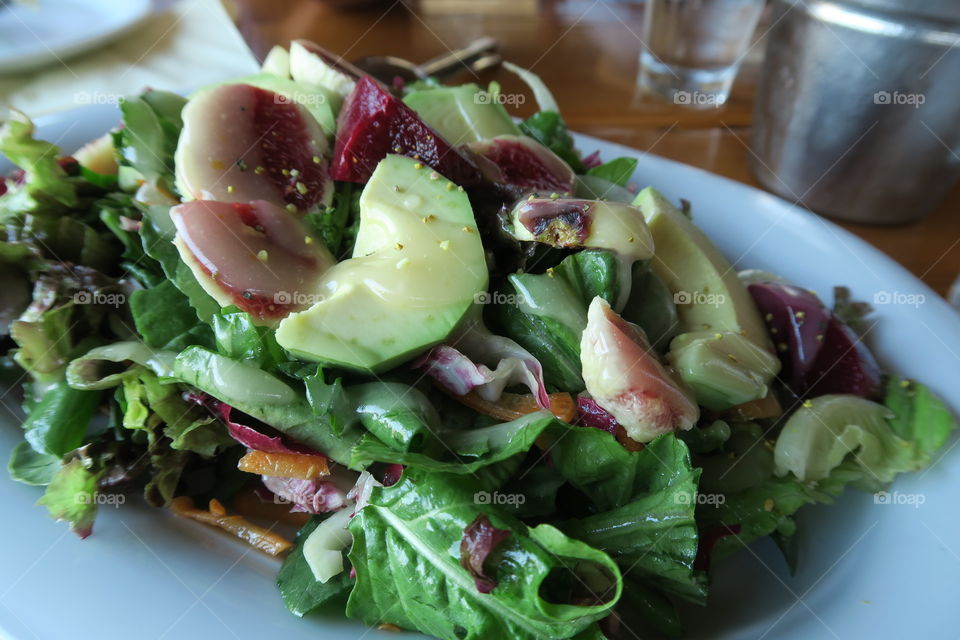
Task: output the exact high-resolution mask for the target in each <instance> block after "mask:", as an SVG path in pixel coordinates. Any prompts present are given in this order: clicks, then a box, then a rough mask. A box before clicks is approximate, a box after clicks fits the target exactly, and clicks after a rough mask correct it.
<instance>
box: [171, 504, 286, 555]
mask: <svg viewBox="0 0 960 640" xmlns="http://www.w3.org/2000/svg"><path fill="white" fill-rule="evenodd" d="M170 510H171V511H173V513H175V514H176V515H178V516H180V517H181V518H188V519H190V520H196V521H197V522H203V523H204V524H209V525H212V526H214V527H219V528H221V529H223V530H224V531H226V532H228V533H231V534H233V535H235V536H236V537H238V538H240V539H241V540H243V541H244V542H246V543H247V544H249V545H251V546H253V547H256V548H257V549H259V550H261V551H263V552H265V553H269V554H270V555H272V556H278V555H280V554H281V553H284V552H285V551H289V550H290V548H291V547H293V543H292V542H290V541H289V540H287V539H286V538H284V537H283V536H280V535H277V534H276V533H273V532H272V531H270V530H268V529H264V528H263V527H258V526H257V525H255V524H253V523H251V522H248V521H247V520H246V519H245V518H244V517H243V516H228V515H227V510H226V509H225V508H224V507H223V505H222V504H220V501H219V500H211V501H210V507H209V509H208V510H207V511H204V510H203V509H197V508H196V507H194V506H193V498H189V497H187V496H180V497H178V498H174V499H173V500H172V501H171V502H170Z"/></svg>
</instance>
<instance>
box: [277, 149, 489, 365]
mask: <svg viewBox="0 0 960 640" xmlns="http://www.w3.org/2000/svg"><path fill="white" fill-rule="evenodd" d="M486 288H487V266H486V261H485V258H484V252H483V246H482V244H481V241H480V235H479V233H478V232H477V225H476V222H475V220H474V217H473V210H472V209H471V207H470V201H469V200H468V198H467V194H466V193H464V192H463V191H462V190H460V189H459V188H457V187H456V186H455V185H454V184H453V183H452V182H450V181H448V180H447V179H446V178H444V177H442V176H440V175H439V174H437V173H436V172H434V171H431V170H430V168H429V167H426V166H424V165H423V164H422V163H419V162H416V161H415V160H413V159H410V158H406V157H403V156H396V155H390V156H387V157H386V158H384V159H383V160H381V161H380V163H379V164H378V165H377V168H376V170H375V171H374V172H373V175H372V176H371V177H370V182H369V183H367V185H366V187H364V190H363V193H362V194H361V196H360V228H359V230H358V232H357V241H356V245H355V246H354V251H353V257H352V258H350V259H349V260H345V261H343V262H341V263H339V264H337V265H335V266H334V267H333V268H331V269H330V270H329V271H327V272H326V274H325V275H324V276H323V278H322V279H321V281H320V283H319V285H318V286H317V289H316V290H315V291H313V292H303V293H304V294H306V295H312V296H314V297H315V298H316V302H315V303H314V304H313V306H311V307H310V308H309V309H307V310H305V311H301V312H299V313H294V314H291V315H290V316H288V317H286V318H285V319H284V320H283V321H282V322H281V323H280V326H279V327H278V328H277V341H278V342H279V343H280V345H281V346H282V347H284V348H285V349H287V350H289V351H290V352H292V353H294V354H295V355H296V356H298V357H300V358H305V359H307V360H312V361H318V362H326V363H330V364H334V365H337V366H341V367H346V368H350V369H355V370H360V371H374V372H375V371H382V370H384V369H387V368H390V367H393V366H395V365H396V364H398V363H400V362H402V361H404V360H406V359H409V358H410V357H412V356H413V355H415V354H417V353H419V352H421V351H423V350H424V349H426V348H428V347H431V346H433V345H435V344H437V343H439V342H441V341H442V340H444V339H445V338H446V337H447V336H448V335H449V334H450V332H451V331H452V330H453V328H454V327H455V326H456V325H457V323H458V322H459V321H460V319H461V318H462V317H463V315H464V314H465V313H466V312H467V310H468V309H469V308H470V306H471V305H472V304H473V303H474V301H475V299H476V298H477V296H478V294H480V293H481V292H483V291H485V290H486Z"/></svg>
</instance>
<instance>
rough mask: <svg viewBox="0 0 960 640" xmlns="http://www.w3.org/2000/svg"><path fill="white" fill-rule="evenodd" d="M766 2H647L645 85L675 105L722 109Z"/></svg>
mask: <svg viewBox="0 0 960 640" xmlns="http://www.w3.org/2000/svg"><path fill="white" fill-rule="evenodd" d="M763 6H764V0H647V6H646V15H645V17H644V25H643V42H644V45H645V46H644V48H643V51H642V52H641V53H640V83H641V85H642V86H643V87H645V88H646V89H648V90H649V91H651V92H652V93H654V94H656V95H659V96H660V97H662V98H664V99H666V100H668V101H670V102H673V103H674V104H677V105H681V106H684V107H692V108H695V109H709V108H714V107H719V106H722V105H723V104H724V103H725V102H726V101H727V96H728V95H729V94H730V87H731V86H732V85H733V79H734V78H735V77H736V75H737V70H738V69H739V68H740V62H741V60H742V59H743V57H744V56H745V55H746V53H747V50H748V47H749V45H750V40H751V37H752V36H753V31H754V29H756V27H757V22H758V21H759V19H760V14H761V13H762V12H763Z"/></svg>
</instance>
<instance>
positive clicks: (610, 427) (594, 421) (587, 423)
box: [577, 395, 620, 435]
mask: <svg viewBox="0 0 960 640" xmlns="http://www.w3.org/2000/svg"><path fill="white" fill-rule="evenodd" d="M577 424H578V425H580V426H581V427H594V428H597V429H603V430H604V431H608V432H610V433H612V434H614V435H616V433H617V427H619V426H620V423H619V422H617V419H616V418H614V417H613V415H611V414H610V412H609V411H607V410H606V409H604V408H603V407H601V406H600V405H599V404H597V401H596V400H594V399H593V398H591V397H590V396H588V395H580V396H577Z"/></svg>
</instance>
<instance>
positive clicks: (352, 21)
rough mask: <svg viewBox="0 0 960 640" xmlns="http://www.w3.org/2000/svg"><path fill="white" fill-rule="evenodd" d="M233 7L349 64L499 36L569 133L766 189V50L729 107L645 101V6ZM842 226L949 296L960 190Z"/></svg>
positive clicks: (279, 34)
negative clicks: (760, 144)
mask: <svg viewBox="0 0 960 640" xmlns="http://www.w3.org/2000/svg"><path fill="white" fill-rule="evenodd" d="M230 2H232V4H233V7H232V9H233V11H234V15H235V18H236V20H237V23H238V25H239V26H240V29H241V32H242V33H243V35H244V37H245V38H246V39H247V42H248V43H249V44H250V46H251V47H252V49H253V50H254V52H255V53H256V54H257V55H258V56H260V57H261V58H262V57H263V56H264V55H265V54H266V52H267V51H268V50H269V49H270V47H271V46H273V45H275V44H287V43H288V42H289V41H290V40H291V39H293V38H309V39H312V40H314V41H316V42H318V43H320V44H321V45H322V46H324V47H326V48H328V49H330V50H331V51H333V52H335V53H338V54H340V55H343V56H344V57H346V58H350V59H354V58H360V57H363V56H368V55H384V54H391V55H397V56H400V57H404V58H407V59H410V60H415V61H420V60H425V59H427V58H430V57H433V56H436V55H440V54H442V53H446V52H447V51H449V50H450V49H453V48H456V47H459V46H462V45H464V44H466V43H467V42H469V41H471V40H473V39H475V38H478V37H480V36H492V37H494V38H496V39H497V40H499V41H500V42H501V43H502V47H503V52H504V55H505V57H506V58H507V59H508V60H510V61H512V62H515V63H516V64H518V65H520V66H523V67H527V68H530V69H533V70H534V71H536V72H537V73H538V74H539V75H540V76H541V77H542V78H543V79H544V81H546V83H547V84H548V85H549V86H550V88H551V89H552V91H553V93H554V95H555V96H556V98H557V101H558V102H559V104H560V108H561V111H562V113H563V116H564V118H565V119H566V120H567V122H568V124H569V125H570V127H571V128H572V129H574V130H576V131H578V132H581V133H587V134H590V135H594V136H597V137H600V138H604V139H607V140H612V141H615V142H619V143H622V144H625V145H628V146H631V147H635V148H637V149H640V150H644V151H649V152H651V153H654V154H657V155H660V156H664V157H667V158H671V159H674V160H678V161H680V162H685V163H687V164H691V165H694V166H697V167H701V168H703V169H707V170H709V171H712V172H714V173H718V174H720V175H723V176H726V177H728V178H732V179H734V180H738V181H740V182H745V183H747V184H751V185H754V186H759V185H758V184H757V182H756V180H755V179H754V178H753V176H752V175H751V173H750V171H749V168H748V159H749V157H750V151H749V148H748V144H749V139H750V121H751V117H752V104H753V96H754V93H755V89H756V81H757V76H758V66H759V61H760V59H761V57H762V43H759V44H758V45H757V46H755V47H754V49H753V50H752V51H751V53H750V55H749V56H748V57H747V59H746V62H745V64H744V67H743V69H742V71H741V73H740V75H739V77H738V78H737V82H736V84H735V85H734V89H733V92H732V95H731V98H730V100H729V101H728V102H727V104H726V105H725V106H724V107H722V108H720V109H708V110H691V109H684V108H681V107H677V106H675V105H673V104H668V103H665V102H661V101H658V100H656V99H654V98H650V97H646V96H644V95H643V94H642V93H641V92H640V91H639V90H638V88H637V84H636V77H637V71H638V54H639V52H640V49H641V47H642V44H641V42H640V33H641V25H642V22H643V19H642V17H643V6H644V5H643V3H642V2H610V1H606V2H604V1H599V2H596V1H593V0H580V1H578V0H566V1H554V2H544V1H541V2H539V3H538V2H536V1H535V0H475V1H474V0H423V2H421V3H419V5H418V6H415V7H414V8H411V7H409V6H406V5H404V4H402V3H400V2H375V3H373V5H372V6H368V7H366V8H361V9H354V10H343V9H337V8H335V7H332V6H330V5H329V4H325V3H323V2H319V1H317V0H280V1H278V0H230ZM762 30H763V29H762V27H761V29H760V32H762ZM470 79H471V78H469V77H468V78H464V80H470ZM474 80H476V79H474ZM490 80H497V81H498V82H500V83H501V85H502V87H503V91H504V92H505V93H520V92H524V91H525V88H524V86H523V85H522V83H520V82H519V81H518V79H516V78H515V77H514V76H513V75H512V74H510V73H507V72H504V71H491V72H488V73H485V74H483V75H482V76H481V78H479V80H476V81H478V82H481V83H486V82H488V81H490ZM512 111H513V112H514V113H515V114H516V115H519V116H525V115H529V114H530V113H532V112H533V111H535V106H534V104H533V101H532V100H529V101H528V102H527V103H525V104H523V105H519V106H517V107H516V108H513V109H512ZM840 224H841V226H843V227H845V228H847V229H849V230H851V231H853V232H854V233H856V234H857V235H859V236H861V237H862V238H864V239H866V240H867V241H868V242H871V243H872V244H874V245H875V246H877V247H879V248H880V249H881V250H883V251H885V252H886V253H888V254H889V255H891V256H892V257H893V258H894V259H895V260H897V261H899V262H900V263H901V264H903V265H904V266H906V267H907V268H908V269H909V270H910V271H912V272H913V273H915V274H916V275H917V276H918V277H920V278H921V279H922V280H924V281H925V282H926V283H927V284H929V285H930V286H931V287H932V288H933V289H935V290H936V291H937V292H938V293H940V294H941V295H943V294H945V293H946V291H947V290H948V288H949V287H950V285H951V283H952V282H953V281H954V279H955V278H956V277H957V275H958V273H960V185H957V187H956V188H954V189H953V191H952V192H951V193H950V195H949V196H948V198H947V199H946V200H945V201H944V202H943V203H942V204H941V206H940V207H939V209H938V210H937V211H936V212H935V213H933V214H932V215H930V216H929V217H927V218H926V219H924V220H922V221H920V222H917V223H914V224H910V225H904V226H897V227H874V226H867V225H861V224H850V223H842V222H841V223H840Z"/></svg>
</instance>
